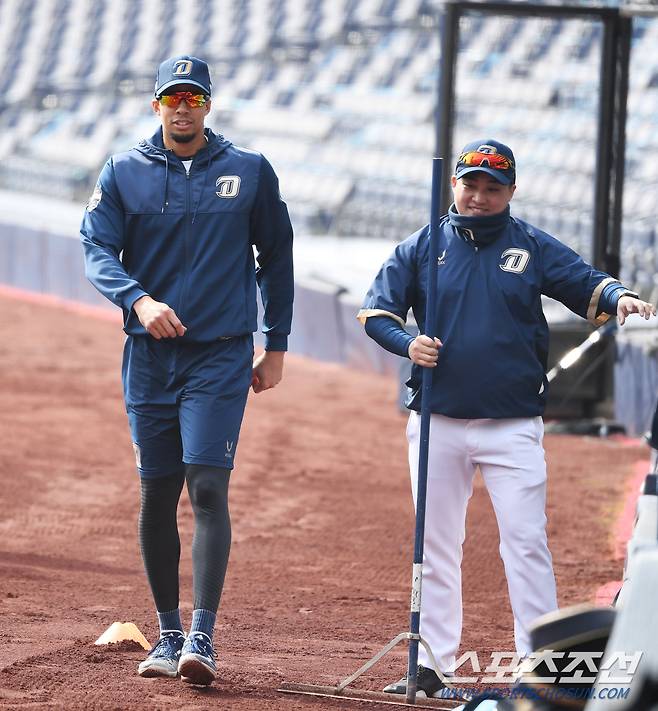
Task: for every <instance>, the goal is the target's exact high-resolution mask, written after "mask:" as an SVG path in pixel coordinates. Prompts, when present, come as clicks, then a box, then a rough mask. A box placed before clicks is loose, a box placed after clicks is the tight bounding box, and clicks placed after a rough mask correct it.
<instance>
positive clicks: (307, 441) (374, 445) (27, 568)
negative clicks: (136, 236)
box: [0, 296, 647, 710]
mask: <svg viewBox="0 0 658 711" xmlns="http://www.w3.org/2000/svg"><path fill="white" fill-rule="evenodd" d="M0 330H1V332H2V333H3V335H4V337H3V339H2V341H1V342H0V392H2V409H1V411H0V482H1V489H0V490H1V492H2V493H1V499H0V501H1V508H0V511H1V512H2V513H1V518H0V620H1V622H0V642H1V644H0V708H3V709H34V708H62V709H170V708H171V707H172V705H173V706H177V707H181V708H185V709H215V708H217V709H239V710H242V709H259V710H260V709H325V708H326V709H342V708H345V709H349V708H351V709H354V708H368V707H370V708H375V707H374V706H372V705H366V704H363V703H350V702H346V701H335V700H326V699H324V700H323V699H309V698H304V697H299V696H296V697H286V696H282V695H281V694H278V693H277V692H276V691H275V689H276V687H277V686H278V684H279V683H280V682H282V681H285V680H288V681H297V682H304V683H317V684H335V683H336V682H337V681H338V680H339V679H340V678H343V677H345V676H347V675H348V674H350V673H351V672H353V671H354V670H356V669H357V668H358V667H359V666H360V665H361V663H362V662H363V661H365V660H366V659H368V658H369V657H370V656H371V655H372V654H373V653H374V652H375V651H377V650H378V649H379V648H380V647H381V646H383V645H384V644H385V643H386V642H387V641H388V640H389V639H391V638H392V637H394V636H395V635H396V634H397V633H398V632H400V631H403V630H404V629H406V627H407V624H408V621H407V617H408V613H407V610H408V598H409V582H410V569H411V563H410V561H411V553H412V544H413V516H412V506H411V497H410V491H409V483H408V475H407V469H406V459H405V442H404V419H403V417H402V416H401V415H400V414H399V413H398V412H397V411H396V407H395V397H396V393H395V385H394V384H393V383H391V381H390V380H388V379H384V378H381V377H376V376H372V375H368V376H366V375H364V374H363V373H359V372H355V371H350V370H346V369H343V368H340V367H337V366H330V365H320V364H318V363H315V362H312V361H309V360H305V359H303V358H299V357H294V356H289V357H288V363H287V370H286V374H285V380H284V382H283V383H282V384H281V385H280V386H279V387H278V388H277V389H276V390H274V391H270V392H267V393H264V394H261V395H258V396H254V395H253V394H252V395H251V397H250V402H249V405H248V408H247V410H248V412H247V417H246V421H245V425H244V429H243V434H242V438H241V442H240V448H239V452H238V461H237V469H236V471H235V474H234V477H233V481H232V486H231V510H232V519H233V531H234V543H233V549H232V553H231V565H230V567H229V573H228V577H227V584H226V590H225V594H224V597H223V600H222V605H221V610H220V617H219V620H220V622H219V628H218V632H217V639H218V642H219V644H218V650H219V666H220V672H221V676H220V680H219V682H218V683H217V684H215V685H214V686H213V687H212V688H210V689H207V690H200V689H197V688H194V687H188V686H185V685H183V684H182V683H180V682H179V681H175V680H158V679H141V678H139V677H138V676H137V675H136V673H135V667H136V665H137V663H138V662H139V660H140V659H141V658H142V653H141V652H140V651H139V650H136V649H132V648H131V647H130V645H129V644H128V645H126V644H124V645H121V646H120V647H119V648H118V649H117V648H114V649H113V648H112V647H95V646H94V645H93V642H94V640H95V639H96V638H97V637H98V636H99V635H100V633H101V632H103V630H105V629H106V628H107V627H108V626H109V625H110V624H111V623H112V622H114V621H116V620H118V621H133V622H135V623H136V624H137V625H138V626H139V627H140V629H141V630H142V631H143V632H144V634H145V635H146V636H147V638H148V639H149V640H152V639H153V638H154V636H155V635H156V624H155V619H154V614H153V611H152V607H151V601H150V594H149V590H148V588H147V585H146V581H145V578H144V575H143V572H142V565H141V560H140V556H139V551H138V546H137V540H136V519H137V511H138V481H137V477H136V474H135V472H134V462H133V455H132V449H131V445H130V440H129V437H128V429H127V424H126V418H125V414H124V411H123V407H122V401H121V390H120V380H119V364H120V357H121V348H122V342H123V334H122V332H121V330H120V327H119V326H118V325H117V324H116V323H110V322H104V321H101V320H96V319H92V318H89V317H85V316H83V315H80V314H78V313H75V312H72V311H67V310H63V309H57V308H54V307H50V306H38V305H34V304H28V303H25V302H23V301H20V300H16V299H13V298H8V297H7V296H0ZM546 447H547V450H548V458H549V471H550V475H549V476H550V489H549V519H550V541H551V548H552V551H553V555H554V559H555V567H556V571H557V577H558V588H559V598H560V604H561V605H562V606H565V605H568V604H572V603H575V602H582V601H586V600H593V597H594V594H595V591H596V589H597V588H598V587H599V586H600V585H602V584H603V583H606V582H608V581H610V580H614V579H617V578H619V577H620V573H621V562H620V561H619V559H618V558H617V557H616V554H615V549H614V545H613V542H612V540H611V533H610V532H611V531H612V530H613V522H614V520H615V517H616V516H617V515H618V513H619V510H620V508H621V506H622V503H623V502H622V500H623V493H624V484H625V482H626V481H627V480H628V479H629V477H631V476H632V475H633V466H634V464H635V463H637V461H638V460H640V459H643V458H646V456H647V451H646V449H645V448H644V447H642V446H640V445H629V444H628V443H624V442H623V441H620V440H617V441H613V440H599V439H588V438H574V437H569V436H549V437H547V439H546ZM180 525H181V531H182V539H183V558H182V563H181V570H182V573H183V575H182V608H183V612H184V614H185V616H186V618H185V619H186V621H187V620H189V616H190V599H191V592H190V588H191V576H190V538H191V533H192V530H191V529H192V517H191V511H190V507H189V503H188V501H187V499H186V498H184V499H183V501H182V504H181V510H180ZM497 547H498V537H497V533H496V529H495V523H494V518H493V513H492V510H491V507H490V504H489V501H488V499H487V497H486V494H485V492H484V491H483V489H482V486H481V484H478V485H477V486H476V490H475V493H474V496H473V500H472V502H471V506H470V510H469V520H468V538H467V544H466V547H465V555H464V599H465V632H464V639H463V650H477V651H478V653H479V658H480V660H481V662H482V665H483V667H484V666H485V665H486V664H487V662H488V660H489V655H490V653H491V651H492V650H494V649H495V650H510V649H512V638H511V625H512V620H511V612H510V609H509V605H508V601H507V594H506V587H505V583H504V578H503V571H502V566H501V563H500V561H499V557H498V551H497ZM405 665H406V649H405V648H403V647H399V648H398V651H396V652H395V653H394V654H390V655H389V656H387V657H386V658H385V659H384V660H383V661H382V662H380V663H379V665H378V666H377V667H375V669H374V670H373V672H372V673H370V674H369V675H368V676H367V677H365V678H362V679H361V680H359V682H358V684H357V686H359V687H360V688H363V689H379V688H381V686H382V685H383V684H384V683H385V682H388V681H390V680H392V679H394V678H397V677H398V676H399V675H400V673H401V672H402V671H403V669H404V668H405ZM382 708H383V707H382Z"/></svg>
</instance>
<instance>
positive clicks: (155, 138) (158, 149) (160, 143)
mask: <svg viewBox="0 0 658 711" xmlns="http://www.w3.org/2000/svg"><path fill="white" fill-rule="evenodd" d="M203 133H204V135H205V137H206V145H205V147H204V148H202V149H201V150H200V151H197V152H196V154H195V155H194V160H195V161H199V162H201V163H202V164H203V163H205V166H206V173H205V176H204V182H205V180H206V178H207V176H208V169H209V168H210V164H211V163H212V161H213V160H214V159H215V158H217V156H219V155H220V154H221V153H223V152H224V151H225V150H226V149H227V148H228V147H229V146H230V145H232V144H231V141H229V140H228V139H226V138H224V136H222V135H221V134H219V133H217V134H216V133H213V132H212V131H211V130H210V129H209V128H205V129H204V131H203ZM135 150H136V151H138V152H139V153H141V154H142V155H144V156H146V157H147V158H149V159H150V160H156V161H162V162H163V163H164V166H165V174H164V183H163V186H162V208H161V209H160V213H161V214H164V212H165V209H166V207H167V190H168V187H169V162H170V161H171V160H172V159H174V160H176V161H179V162H180V158H178V156H176V154H175V153H174V152H173V151H172V150H171V148H166V147H165V144H164V139H163V137H162V126H160V127H159V128H158V130H157V131H156V132H155V133H154V134H153V135H152V136H151V138H149V139H148V140H147V139H142V140H141V141H140V142H139V143H138V144H137V145H136V146H135ZM199 199H200V197H199ZM198 207H199V205H198V202H197V204H196V205H195V206H194V213H193V215H192V224H194V221H195V219H196V213H197V210H198Z"/></svg>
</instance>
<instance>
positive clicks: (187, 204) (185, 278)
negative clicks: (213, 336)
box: [176, 166, 192, 323]
mask: <svg viewBox="0 0 658 711" xmlns="http://www.w3.org/2000/svg"><path fill="white" fill-rule="evenodd" d="M191 172H192V166H190V172H189V173H188V172H187V171H185V235H184V238H183V255H184V259H183V266H184V269H183V283H182V284H181V290H180V299H179V302H178V309H177V310H176V314H177V316H178V318H179V319H181V321H183V323H185V321H184V320H183V318H182V309H183V303H184V301H185V297H186V296H187V282H188V279H189V275H190V239H191V237H190V204H191V199H190V185H191V182H190V173H191Z"/></svg>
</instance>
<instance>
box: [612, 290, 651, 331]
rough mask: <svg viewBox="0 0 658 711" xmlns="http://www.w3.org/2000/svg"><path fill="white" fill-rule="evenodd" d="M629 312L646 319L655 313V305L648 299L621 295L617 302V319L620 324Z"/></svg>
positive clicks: (622, 323)
mask: <svg viewBox="0 0 658 711" xmlns="http://www.w3.org/2000/svg"><path fill="white" fill-rule="evenodd" d="M630 314H640V316H644V318H645V319H646V320H648V319H649V317H650V316H655V315H656V307H655V306H654V305H653V304H650V303H649V302H648V301H642V299H636V298H635V297H634V296H621V297H620V298H619V301H618V302H617V320H618V321H619V325H620V326H623V325H624V322H625V321H626V317H627V316H629V315H630Z"/></svg>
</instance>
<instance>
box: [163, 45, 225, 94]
mask: <svg viewBox="0 0 658 711" xmlns="http://www.w3.org/2000/svg"><path fill="white" fill-rule="evenodd" d="M176 84H192V85H193V86H198V87H199V89H201V90H202V91H203V93H204V94H206V95H207V96H210V90H211V88H212V82H211V81H210V70H209V69H208V65H207V64H206V63H205V62H204V61H203V59H199V58H198V57H190V56H189V55H187V54H183V55H180V56H178V57H170V58H169V59H165V60H164V62H162V64H161V65H160V66H159V67H158V73H157V75H156V77H155V96H156V98H159V97H160V96H162V94H164V92H165V91H167V89H170V88H171V87H172V86H176Z"/></svg>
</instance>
